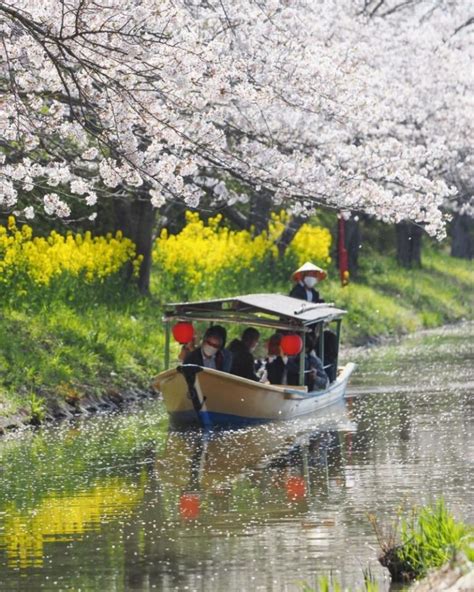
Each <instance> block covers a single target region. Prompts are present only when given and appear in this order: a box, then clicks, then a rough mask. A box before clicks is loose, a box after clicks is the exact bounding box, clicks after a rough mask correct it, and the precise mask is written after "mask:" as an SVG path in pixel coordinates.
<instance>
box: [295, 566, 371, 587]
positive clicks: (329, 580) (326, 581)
mask: <svg viewBox="0 0 474 592" xmlns="http://www.w3.org/2000/svg"><path fill="white" fill-rule="evenodd" d="M301 586H302V588H301V589H302V592H378V591H379V586H378V584H377V583H376V582H375V580H374V579H373V576H372V574H371V573H370V570H367V571H364V588H363V589H362V590H360V589H359V588H358V589H357V590H351V591H349V589H348V588H344V589H343V588H342V586H341V584H340V583H339V582H338V581H337V580H335V579H334V577H333V576H332V574H330V575H322V576H319V577H318V581H317V583H316V588H312V587H311V586H308V584H307V583H306V582H302V583H301Z"/></svg>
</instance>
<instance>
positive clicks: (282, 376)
mask: <svg viewBox="0 0 474 592" xmlns="http://www.w3.org/2000/svg"><path fill="white" fill-rule="evenodd" d="M281 338H282V335H281V333H275V334H274V335H272V336H271V337H270V339H269V340H268V356H267V357H266V358H265V360H264V365H265V370H266V372H267V379H268V381H269V382H270V384H288V367H287V366H288V356H285V355H283V352H282V351H281V345H280V344H281Z"/></svg>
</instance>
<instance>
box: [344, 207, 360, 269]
mask: <svg viewBox="0 0 474 592" xmlns="http://www.w3.org/2000/svg"><path fill="white" fill-rule="evenodd" d="M345 226H346V231H345V239H346V240H345V247H346V250H347V256H348V263H349V273H350V275H351V277H353V278H354V277H357V271H358V269H359V248H360V245H361V241H362V237H361V232H360V222H359V220H354V218H353V217H351V218H349V220H346V225H345Z"/></svg>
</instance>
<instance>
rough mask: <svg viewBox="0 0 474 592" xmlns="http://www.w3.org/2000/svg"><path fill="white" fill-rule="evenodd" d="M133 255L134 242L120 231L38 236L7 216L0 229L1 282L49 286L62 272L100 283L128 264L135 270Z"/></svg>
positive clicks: (5, 283)
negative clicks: (95, 234) (105, 233)
mask: <svg viewBox="0 0 474 592" xmlns="http://www.w3.org/2000/svg"><path fill="white" fill-rule="evenodd" d="M135 253H136V251H135V245H134V243H133V242H132V241H131V240H129V239H127V238H124V237H123V236H122V233H121V232H120V231H119V232H117V233H116V234H115V236H112V235H111V234H108V235H106V236H95V237H93V236H92V235H91V233H90V232H85V233H84V234H83V235H82V234H80V233H78V234H73V233H71V232H69V233H67V234H66V235H61V234H59V233H58V232H56V231H54V230H53V231H52V232H51V233H50V234H49V236H48V237H38V236H34V235H33V230H32V228H31V227H30V226H28V225H26V224H25V225H22V226H21V227H17V225H16V221H15V218H14V217H13V216H10V217H9V219H8V224H7V226H6V227H5V226H0V283H1V284H4V285H9V284H13V283H15V282H16V281H17V280H18V279H20V278H21V279H28V280H30V281H31V282H32V283H33V284H34V285H36V286H49V285H50V283H51V281H52V279H53V278H55V277H58V276H60V275H61V274H63V273H67V274H69V275H71V276H73V277H76V278H80V279H81V280H83V281H85V282H87V283H92V282H97V281H99V282H101V281H103V280H104V279H105V278H107V277H109V276H111V275H114V274H116V273H117V272H118V271H119V270H120V269H121V268H122V267H123V266H124V265H125V264H126V263H127V262H129V261H131V262H132V263H133V265H134V267H135V268H136V269H137V268H138V266H139V265H140V261H141V259H140V257H136V256H135Z"/></svg>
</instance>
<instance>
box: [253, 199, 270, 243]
mask: <svg viewBox="0 0 474 592" xmlns="http://www.w3.org/2000/svg"><path fill="white" fill-rule="evenodd" d="M273 206H274V204H273V197H272V194H271V193H270V192H268V191H260V192H259V193H254V194H252V196H251V198H250V224H251V225H252V226H254V227H255V233H256V234H260V233H261V232H263V231H264V230H266V229H267V227H268V221H269V220H270V212H271V211H272V208H273Z"/></svg>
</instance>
